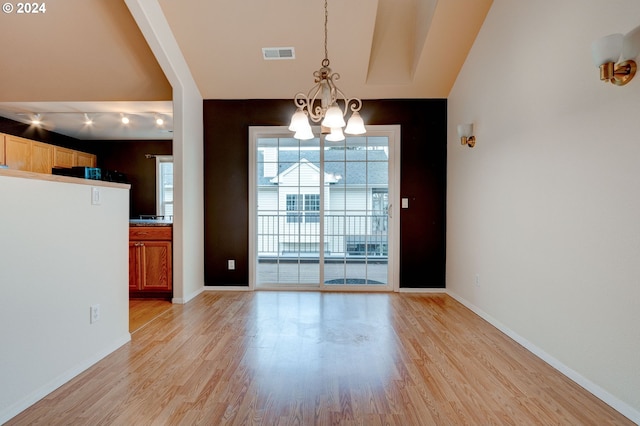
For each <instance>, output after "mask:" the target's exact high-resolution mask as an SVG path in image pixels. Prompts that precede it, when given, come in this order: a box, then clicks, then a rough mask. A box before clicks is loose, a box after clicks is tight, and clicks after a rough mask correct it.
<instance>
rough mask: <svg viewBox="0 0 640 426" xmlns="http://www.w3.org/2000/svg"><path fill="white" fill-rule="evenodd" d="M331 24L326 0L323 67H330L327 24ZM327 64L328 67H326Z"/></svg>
mask: <svg viewBox="0 0 640 426" xmlns="http://www.w3.org/2000/svg"><path fill="white" fill-rule="evenodd" d="M328 22H329V12H328V10H327V0H324V61H322V64H323V66H325V67H328V66H329V49H328V48H327V34H328V31H327V24H328ZM325 62H326V65H325Z"/></svg>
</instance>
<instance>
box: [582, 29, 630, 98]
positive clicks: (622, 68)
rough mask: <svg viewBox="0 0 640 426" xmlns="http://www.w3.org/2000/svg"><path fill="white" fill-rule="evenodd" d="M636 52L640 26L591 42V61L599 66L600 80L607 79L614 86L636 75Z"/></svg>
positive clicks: (621, 84)
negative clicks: (625, 32)
mask: <svg viewBox="0 0 640 426" xmlns="http://www.w3.org/2000/svg"><path fill="white" fill-rule="evenodd" d="M638 54H640V26H639V27H636V28H634V29H633V30H631V31H629V32H628V33H627V34H625V35H622V34H611V35H608V36H605V37H602V38H600V39H598V40H596V41H594V42H593V43H592V44H591V55H592V57H593V62H594V64H595V65H596V66H597V67H599V68H600V80H602V81H609V82H611V83H613V84H615V85H616V86H624V85H625V84H627V83H628V82H630V81H631V79H633V77H634V76H635V75H636V70H637V65H636V62H635V58H637V57H638ZM619 60H620V61H621V62H620V63H618V61H619Z"/></svg>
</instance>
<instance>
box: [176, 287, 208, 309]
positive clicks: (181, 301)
mask: <svg viewBox="0 0 640 426" xmlns="http://www.w3.org/2000/svg"><path fill="white" fill-rule="evenodd" d="M203 291H204V286H203V287H200V288H199V289H197V290H196V291H194V292H193V293H190V294H188V295H187V296H185V297H174V298H173V299H171V303H175V304H177V305H184V304H185V303H188V302H189V301H190V300H192V299H194V298H195V297H196V296H197V295H199V294H200V293H202V292H203Z"/></svg>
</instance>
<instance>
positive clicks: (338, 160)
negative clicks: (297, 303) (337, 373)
mask: <svg viewBox="0 0 640 426" xmlns="http://www.w3.org/2000/svg"><path fill="white" fill-rule="evenodd" d="M398 135H399V128H398V126H394V127H391V128H384V129H369V131H368V134H367V135H366V136H359V137H347V139H346V140H343V141H341V142H325V141H324V138H316V139H312V140H309V141H299V140H297V139H294V138H293V137H292V136H291V135H290V132H288V131H287V130H286V128H279V127H278V128H272V127H267V128H265V127H259V128H252V129H251V131H250V140H251V154H252V155H251V165H250V170H251V172H252V176H251V191H250V193H251V197H252V201H253V202H252V203H251V223H250V232H251V236H252V238H251V241H250V247H251V252H252V255H253V256H254V262H253V263H252V270H251V271H250V276H251V281H252V283H250V284H251V285H252V287H254V288H291V289H304V288H307V289H309V288H313V289H316V288H317V289H330V290H340V289H345V290H355V289H365V290H383V291H385V290H386V291H388V290H391V289H393V282H394V276H397V272H396V271H395V268H394V266H393V265H394V255H395V252H396V250H395V249H394V248H395V247H397V243H396V242H395V240H394V238H395V237H396V235H397V231H396V230H397V224H396V225H394V224H395V221H394V218H393V206H392V204H391V203H390V200H392V199H393V193H394V192H395V191H397V189H396V188H395V186H396V184H397V180H396V179H395V172H394V170H395V171H397V167H394V166H395V164H394V160H397V158H396V157H397V153H395V152H394V151H396V150H397V148H398V146H397V144H398V143H399V141H396V140H397V139H398ZM394 144H395V146H394Z"/></svg>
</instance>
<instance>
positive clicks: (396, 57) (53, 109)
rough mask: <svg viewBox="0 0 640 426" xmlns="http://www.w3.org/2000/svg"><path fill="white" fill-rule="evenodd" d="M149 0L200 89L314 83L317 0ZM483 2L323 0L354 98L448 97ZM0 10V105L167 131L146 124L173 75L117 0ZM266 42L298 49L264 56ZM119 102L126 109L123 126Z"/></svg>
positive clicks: (54, 117) (241, 93)
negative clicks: (287, 55) (290, 55)
mask: <svg viewBox="0 0 640 426" xmlns="http://www.w3.org/2000/svg"><path fill="white" fill-rule="evenodd" d="M158 1H159V3H160V6H161V7H162V10H163V12H164V14H165V16H166V18H167V21H168V23H169V26H170V28H171V30H172V32H173V35H174V37H175V39H176V40H177V42H178V45H179V46H180V49H181V50H182V53H183V55H184V57H185V59H186V62H187V64H188V66H189V68H190V69H191V72H192V75H193V77H194V79H195V81H196V84H197V85H198V88H199V90H200V92H201V94H202V96H203V98H204V99H287V98H293V95H294V94H295V93H296V92H299V91H304V92H306V91H307V90H309V89H310V88H311V86H312V85H313V72H314V71H315V70H317V69H318V68H319V67H320V64H321V61H322V59H323V58H324V46H323V44H324V30H323V24H324V10H323V8H324V2H323V1H322V0H304V1H303V0H260V1H256V0H180V1H174V0H158ZM491 2H492V0H377V1H376V0H329V4H328V7H329V14H328V53H329V55H328V57H329V59H330V61H331V68H332V69H333V71H334V72H338V73H339V74H340V75H341V78H340V80H339V81H338V85H339V87H340V88H341V89H342V90H343V91H344V92H345V94H347V95H348V96H350V97H359V98H361V99H363V100H366V99H384V98H446V97H447V96H448V94H449V91H450V90H451V87H452V86H453V83H454V82H455V79H456V77H457V74H458V71H459V69H460V68H461V66H462V64H463V63H464V60H465V59H466V56H467V53H468V51H469V49H470V47H471V45H472V44H473V41H474V40H475V36H476V34H477V32H478V30H479V28H480V27H481V25H482V22H483V21H484V17H485V16H486V13H487V12H488V10H489V8H490V6H491ZM3 15H4V16H3V22H2V28H3V34H4V35H5V36H4V37H2V38H0V51H1V52H3V58H5V59H4V60H3V62H2V65H1V66H0V68H2V78H1V79H0V116H3V117H7V118H11V119H14V120H17V121H22V122H27V121H28V120H30V117H29V114H34V113H41V116H42V120H43V122H44V126H45V128H48V129H49V130H53V131H55V132H58V133H62V134H66V135H69V136H73V137H76V138H79V139H84V140H92V139H170V138H171V134H170V133H169V132H168V130H171V127H170V126H171V124H170V123H167V124H166V125H165V127H164V128H163V129H158V128H156V127H155V124H153V123H154V122H153V118H154V117H155V115H156V114H157V113H160V112H161V113H164V114H165V115H166V116H168V117H170V112H171V87H170V85H169V83H168V81H167V79H166V78H165V76H164V74H163V72H162V70H161V69H160V67H159V65H158V64H157V62H156V61H155V58H154V57H153V54H152V53H151V51H150V49H149V47H148V46H147V44H146V42H145V40H144V38H143V36H142V35H141V33H140V31H139V29H138V28H137V26H136V24H135V21H134V20H133V18H132V17H131V15H130V13H129V11H128V9H127V7H126V5H125V3H124V0H91V1H87V0H65V1H64V2H55V3H47V10H46V12H45V13H41V14H37V15H30V16H25V15H22V16H20V15H17V14H16V13H12V14H3ZM70 23H73V24H70ZM264 47H293V48H294V49H295V55H296V56H295V59H294V60H264V59H263V57H262V48H264ZM364 108H366V102H365V107H364ZM292 110H293V102H292ZM84 113H87V114H88V115H90V116H92V118H93V121H94V125H93V126H91V127H88V126H85V125H84V121H85V117H84ZM121 113H127V114H130V115H132V117H135V120H132V123H130V125H129V126H126V127H125V126H122V125H121V124H120V122H119V121H118V120H119V119H120V114H121Z"/></svg>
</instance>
